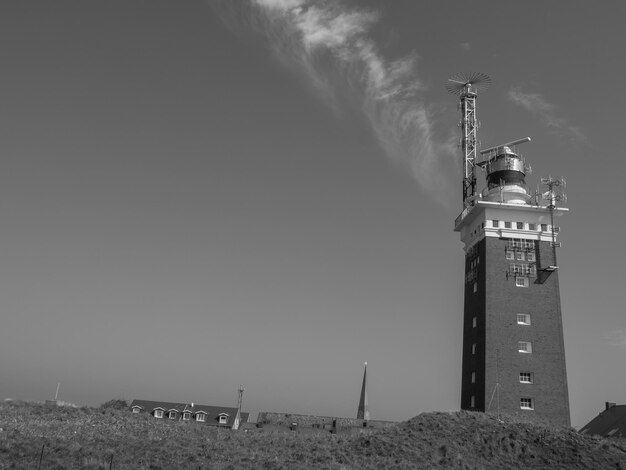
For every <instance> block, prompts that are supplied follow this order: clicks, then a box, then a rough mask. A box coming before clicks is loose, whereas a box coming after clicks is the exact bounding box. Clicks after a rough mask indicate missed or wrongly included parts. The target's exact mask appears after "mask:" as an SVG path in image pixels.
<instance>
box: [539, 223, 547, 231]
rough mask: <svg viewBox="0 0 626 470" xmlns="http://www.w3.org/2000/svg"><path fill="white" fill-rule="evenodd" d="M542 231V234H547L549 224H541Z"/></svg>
mask: <svg viewBox="0 0 626 470" xmlns="http://www.w3.org/2000/svg"><path fill="white" fill-rule="evenodd" d="M541 231H542V232H547V231H548V224H541Z"/></svg>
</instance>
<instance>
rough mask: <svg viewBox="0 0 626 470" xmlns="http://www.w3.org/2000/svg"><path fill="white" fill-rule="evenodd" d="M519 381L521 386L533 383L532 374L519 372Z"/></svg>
mask: <svg viewBox="0 0 626 470" xmlns="http://www.w3.org/2000/svg"><path fill="white" fill-rule="evenodd" d="M519 381H520V383H523V384H531V383H533V374H532V373H531V372H520V373H519Z"/></svg>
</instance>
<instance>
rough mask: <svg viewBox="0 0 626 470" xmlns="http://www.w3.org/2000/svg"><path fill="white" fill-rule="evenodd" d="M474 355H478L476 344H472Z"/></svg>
mask: <svg viewBox="0 0 626 470" xmlns="http://www.w3.org/2000/svg"><path fill="white" fill-rule="evenodd" d="M472 354H476V343H474V344H472Z"/></svg>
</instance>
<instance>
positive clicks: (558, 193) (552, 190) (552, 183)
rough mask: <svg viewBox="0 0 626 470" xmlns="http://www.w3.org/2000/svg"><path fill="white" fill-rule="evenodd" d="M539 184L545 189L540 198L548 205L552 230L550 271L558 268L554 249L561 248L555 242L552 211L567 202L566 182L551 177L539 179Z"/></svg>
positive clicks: (556, 231)
mask: <svg viewBox="0 0 626 470" xmlns="http://www.w3.org/2000/svg"><path fill="white" fill-rule="evenodd" d="M541 184H542V185H543V186H545V187H546V189H547V191H544V192H543V193H542V194H541V198H542V199H543V200H544V201H546V202H547V203H548V206H547V207H548V209H550V226H551V228H552V230H551V232H552V243H551V245H552V257H553V260H554V265H552V266H551V268H553V269H552V270H555V269H557V268H558V264H557V262H556V249H557V248H558V247H559V246H561V244H560V243H557V241H556V234H557V233H558V231H559V229H558V228H557V227H555V226H554V209H556V207H557V203H559V202H562V203H565V202H567V195H566V194H565V191H564V190H565V186H566V181H565V178H563V177H561V178H552V176H548V177H547V178H541Z"/></svg>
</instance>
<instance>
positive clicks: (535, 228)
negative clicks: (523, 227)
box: [528, 224, 537, 230]
mask: <svg viewBox="0 0 626 470" xmlns="http://www.w3.org/2000/svg"><path fill="white" fill-rule="evenodd" d="M528 230H537V224H528Z"/></svg>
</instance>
